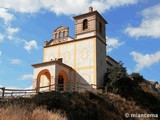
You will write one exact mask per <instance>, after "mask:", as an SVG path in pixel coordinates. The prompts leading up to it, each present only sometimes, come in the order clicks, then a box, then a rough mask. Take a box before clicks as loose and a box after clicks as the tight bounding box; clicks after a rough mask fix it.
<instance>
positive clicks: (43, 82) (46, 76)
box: [36, 69, 51, 92]
mask: <svg viewBox="0 0 160 120" xmlns="http://www.w3.org/2000/svg"><path fill="white" fill-rule="evenodd" d="M50 85H51V74H50V72H49V70H47V69H44V70H41V71H40V72H39V73H38V76H37V84H36V92H39V91H46V90H51V86H50ZM43 86H49V87H45V88H40V87H43Z"/></svg>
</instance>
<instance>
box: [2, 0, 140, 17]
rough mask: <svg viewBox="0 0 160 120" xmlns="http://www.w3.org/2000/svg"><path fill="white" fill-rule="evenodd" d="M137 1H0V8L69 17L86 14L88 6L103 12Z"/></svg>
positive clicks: (136, 0)
mask: <svg viewBox="0 0 160 120" xmlns="http://www.w3.org/2000/svg"><path fill="white" fill-rule="evenodd" d="M137 2H139V0H47V1H46V0H34V1H33V0H25V1H22V0H14V1H10V0H1V5H0V7H3V8H7V9H11V10H14V11H16V12H21V13H35V12H38V11H39V10H48V11H52V12H54V13H56V14H57V15H59V14H65V15H71V14H79V13H83V12H86V11H87V10H88V7H89V6H93V7H94V9H96V10H98V11H100V12H104V11H105V10H109V9H110V8H115V7H120V6H124V5H132V4H136V3H137Z"/></svg>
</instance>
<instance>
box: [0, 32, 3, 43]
mask: <svg viewBox="0 0 160 120" xmlns="http://www.w3.org/2000/svg"><path fill="white" fill-rule="evenodd" d="M3 40H4V35H2V34H0V42H2V41H3Z"/></svg>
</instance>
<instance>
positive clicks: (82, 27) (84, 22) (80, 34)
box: [73, 7, 107, 43]
mask: <svg viewBox="0 0 160 120" xmlns="http://www.w3.org/2000/svg"><path fill="white" fill-rule="evenodd" d="M73 18H74V19H75V38H76V39H81V38H85V37H91V36H97V37H99V38H100V39H101V40H102V41H103V42H105V43H106V35H105V24H107V21H106V20H105V19H104V18H103V17H102V16H101V15H100V14H99V12H97V11H93V8H92V7H89V12H88V13H85V14H81V15H78V16H74V17H73Z"/></svg>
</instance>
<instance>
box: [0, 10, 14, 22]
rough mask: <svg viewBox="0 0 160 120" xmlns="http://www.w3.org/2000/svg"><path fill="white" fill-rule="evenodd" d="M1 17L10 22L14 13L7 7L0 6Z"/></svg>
mask: <svg viewBox="0 0 160 120" xmlns="http://www.w3.org/2000/svg"><path fill="white" fill-rule="evenodd" d="M0 18H2V19H3V20H4V22H5V23H8V22H10V21H11V20H13V18H14V15H13V14H11V13H9V12H8V11H7V9H5V8H0Z"/></svg>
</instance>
